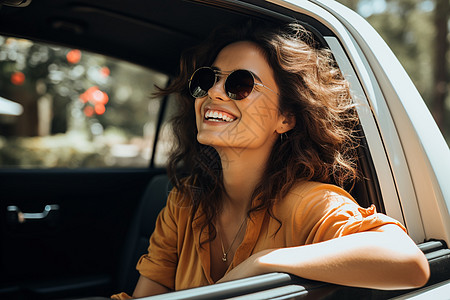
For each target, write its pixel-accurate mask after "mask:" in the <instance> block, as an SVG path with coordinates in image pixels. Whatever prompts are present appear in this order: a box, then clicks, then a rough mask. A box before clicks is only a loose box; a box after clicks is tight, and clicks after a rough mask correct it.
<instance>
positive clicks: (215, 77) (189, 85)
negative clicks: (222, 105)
mask: <svg viewBox="0 0 450 300" xmlns="http://www.w3.org/2000/svg"><path fill="white" fill-rule="evenodd" d="M202 69H208V70H211V71H213V73H214V83H213V84H212V85H211V87H209V88H208V90H206V91H204V95H203V94H202V96H197V97H196V96H194V95H193V93H192V92H191V83H192V79H193V78H194V76H195V74H197V72H198V71H200V70H202ZM238 71H245V72H247V73H249V74H250V76H251V77H252V80H253V86H252V90H251V91H250V92H249V93H248V95H247V96H246V97H244V98H242V99H234V98H233V97H232V95H234V94H233V93H231V92H229V91H227V90H226V88H225V86H226V82H227V80H228V77H229V76H230V75H231V74H233V73H235V72H238ZM219 76H226V77H227V78H226V79H225V81H224V83H223V89H224V91H225V93H226V94H227V96H228V98H230V99H232V100H235V101H240V100H244V99H245V98H247V97H248V96H250V94H251V93H252V92H253V90H254V89H255V85H256V86H260V87H264V88H266V89H268V90H269V91H271V92H273V93H275V94H277V95H278V96H279V95H280V94H278V93H277V92H275V91H274V90H272V89H271V88H269V87H268V86H266V85H264V84H262V83H260V82H256V78H255V75H254V74H253V73H252V72H251V71H249V70H245V69H237V70H233V71H231V72H223V71H220V70H217V69H214V68H212V67H200V68H198V69H196V70H195V71H194V73H192V75H191V78H189V83H188V87H189V93H190V94H191V96H192V97H194V98H195V99H197V98H203V97H205V96H206V95H208V91H209V90H210V89H211V88H212V87H213V86H214V85H216V83H217V78H218V77H219Z"/></svg>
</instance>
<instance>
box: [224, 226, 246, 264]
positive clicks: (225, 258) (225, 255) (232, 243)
mask: <svg viewBox="0 0 450 300" xmlns="http://www.w3.org/2000/svg"><path fill="white" fill-rule="evenodd" d="M246 219H247V218H244V219H243V220H242V223H241V225H240V226H239V230H238V231H237V233H236V235H235V236H234V239H233V241H232V242H231V245H230V247H229V248H228V250H227V251H225V247H224V246H223V240H222V235H221V234H220V232H219V230H217V233H218V234H219V238H220V245H221V246H222V261H223V262H227V260H228V257H227V256H228V253H230V250H231V248H232V247H233V245H234V242H235V241H236V239H237V237H238V235H239V233H240V232H241V231H242V228H243V227H244V223H245V220H246Z"/></svg>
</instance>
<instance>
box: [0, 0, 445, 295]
mask: <svg viewBox="0 0 450 300" xmlns="http://www.w3.org/2000/svg"><path fill="white" fill-rule="evenodd" d="M248 19H263V20H277V21H285V22H287V21H292V20H294V19H295V20H298V21H299V22H301V24H303V25H304V26H305V27H306V28H307V29H308V30H310V31H311V32H312V33H313V35H314V37H315V38H316V40H317V41H318V42H319V44H320V47H326V48H328V49H330V50H331V51H332V53H333V55H334V57H335V60H336V63H337V65H338V66H339V68H340V70H341V72H342V73H343V75H344V76H345V77H346V78H347V79H348V80H349V82H350V85H351V89H352V94H353V98H354V99H355V101H356V103H357V104H358V105H357V106H356V109H357V112H358V116H359V118H360V127H361V128H360V133H361V134H360V137H359V138H358V140H359V141H360V147H359V148H358V151H359V166H360V171H361V173H362V174H363V177H364V180H362V181H360V182H358V184H357V185H356V187H355V189H354V190H353V192H352V193H353V196H354V197H355V199H356V200H357V201H358V202H359V203H360V204H361V205H362V206H366V207H367V206H369V205H371V204H374V205H375V206H376V208H377V210H378V211H380V212H383V213H386V214H387V215H389V216H391V217H393V218H395V219H397V220H399V221H400V222H401V223H402V224H403V225H404V226H405V227H406V228H407V230H408V234H409V235H410V236H411V238H412V239H413V240H414V241H415V242H416V243H417V244H418V245H419V247H420V249H421V250H422V251H423V252H424V253H425V255H426V257H427V259H428V261H429V264H430V268H431V278H430V280H429V282H428V283H427V285H426V286H425V287H423V288H420V289H415V290H394V291H382V290H375V289H363V288H354V287H346V286H339V285H333V284H328V283H323V282H316V281H311V280H306V279H302V278H298V277H296V276H293V275H290V274H284V273H271V274H265V275H261V276H256V277H251V278H246V279H241V280H236V281H232V282H227V283H221V284H216V285H211V286H205V287H199V288H194V289H189V290H184V291H176V292H173V293H169V294H164V295H160V296H154V297H149V298H148V299H188V298H189V299H190V298H196V299H219V298H232V297H237V298H239V299H240V298H244V299H267V298H276V299H288V298H289V299H291V298H292V299H297V298H302V299H303V298H307V299H338V298H371V299H386V298H393V297H398V299H406V298H411V297H422V298H421V299H425V298H429V297H432V298H433V299H439V298H440V299H448V295H449V294H450V250H449V249H448V243H449V242H450V185H449V184H448V178H450V151H449V148H448V145H447V144H446V142H445V140H444V138H443V136H442V134H441V132H440V131H439V129H438V127H437V125H436V123H435V122H434V120H433V118H432V116H431V114H430V112H429V111H428V109H427V107H426V105H425V104H424V102H423V100H422V98H421V96H420V94H419V93H418V92H417V89H416V88H415V86H414V85H413V83H412V82H411V80H410V78H409V76H408V75H407V73H406V72H405V71H404V69H403V68H402V66H401V65H400V63H399V62H398V60H397V58H396V57H395V56H394V54H393V53H392V51H391V50H390V49H389V47H388V46H387V45H386V43H385V42H384V41H383V40H382V38H381V37H380V36H379V35H378V33H377V32H376V31H375V30H374V29H373V28H372V27H371V26H370V25H369V24H368V23H367V22H366V21H365V20H364V19H363V18H362V17H360V16H359V15H358V14H356V13H355V12H353V11H351V10H350V9H348V8H346V7H344V6H343V5H341V4H339V3H337V2H335V1H325V0H309V1H307V0H267V1H264V0H245V1H235V0H217V1H210V0H189V1H188V0H153V1H143V0H129V1H108V0H89V1H87V0H76V1H75V0H58V1H56V0H40V1H32V0H0V70H1V71H0V78H1V81H0V191H1V194H0V195H1V196H0V197H1V203H0V216H1V239H0V241H1V242H0V257H1V260H0V269H1V272H0V298H1V299H62V298H77V297H78V298H79V297H89V296H98V297H103V298H107V297H109V296H110V295H111V294H114V293H117V292H122V291H125V292H128V293H129V294H131V293H132V291H133V288H134V285H135V283H136V280H137V278H138V273H137V271H136V270H135V265H136V262H137V260H138V258H139V256H140V255H141V254H143V253H144V252H145V251H146V248H147V246H148V237H149V236H150V234H151V232H152V231H153V228H154V222H155V219H156V216H157V214H158V213H159V211H160V210H161V209H162V207H163V206H164V204H165V198H166V197H167V194H168V192H169V191H170V183H169V182H168V179H167V176H166V175H165V169H164V167H165V165H166V161H167V151H168V149H170V141H171V135H170V125H168V120H169V119H170V116H171V114H172V113H173V111H174V110H175V109H176V104H175V101H174V99H173V98H172V97H162V98H161V97H159V98H158V97H157V98H154V99H150V97H149V95H150V94H151V93H153V92H154V91H155V88H154V87H153V86H154V85H158V86H164V85H165V84H167V82H169V81H170V79H171V78H173V77H174V76H176V74H177V72H178V64H179V58H180V54H181V53H182V52H183V51H184V50H186V49H188V48H189V47H191V46H193V45H196V44H197V43H199V42H200V41H202V40H203V39H204V38H205V37H207V36H208V34H209V33H210V31H211V29H212V28H215V27H217V26H219V25H227V24H228V25H230V24H236V23H238V22H242V21H245V20H248ZM430 295H432V296H430Z"/></svg>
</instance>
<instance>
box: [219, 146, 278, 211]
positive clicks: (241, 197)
mask: <svg viewBox="0 0 450 300" xmlns="http://www.w3.org/2000/svg"><path fill="white" fill-rule="evenodd" d="M218 152H219V155H220V158H221V162H222V170H223V185H224V188H225V193H224V198H223V200H224V201H223V209H225V210H231V211H234V212H236V213H238V214H242V213H247V211H248V210H249V209H250V206H251V201H252V194H253V191H254V189H255V187H256V185H257V184H258V183H259V182H260V180H261V177H262V176H263V173H264V169H265V166H266V163H267V160H268V158H269V155H270V149H267V150H265V151H261V149H245V150H242V151H241V152H238V151H236V149H230V148H227V149H221V150H219V151H218Z"/></svg>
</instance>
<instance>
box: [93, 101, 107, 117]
mask: <svg viewBox="0 0 450 300" xmlns="http://www.w3.org/2000/svg"><path fill="white" fill-rule="evenodd" d="M105 111H106V107H105V106H104V105H103V104H101V103H98V104H95V113H96V114H97V115H103V114H104V113H105Z"/></svg>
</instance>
